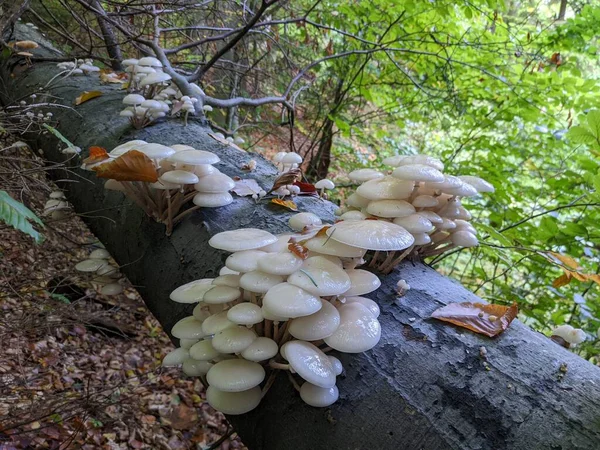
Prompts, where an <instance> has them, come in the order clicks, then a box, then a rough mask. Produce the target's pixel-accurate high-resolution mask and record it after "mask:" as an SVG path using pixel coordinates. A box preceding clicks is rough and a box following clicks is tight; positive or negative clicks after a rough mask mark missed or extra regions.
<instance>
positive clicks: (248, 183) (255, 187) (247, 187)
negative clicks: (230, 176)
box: [232, 179, 262, 197]
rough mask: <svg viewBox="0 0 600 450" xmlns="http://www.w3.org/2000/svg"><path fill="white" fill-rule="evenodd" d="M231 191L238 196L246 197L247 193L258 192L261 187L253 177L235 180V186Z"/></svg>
mask: <svg viewBox="0 0 600 450" xmlns="http://www.w3.org/2000/svg"><path fill="white" fill-rule="evenodd" d="M232 191H233V192H235V193H236V194H237V195H239V196H240V197H246V196H248V195H253V194H258V193H259V192H260V191H262V188H261V187H260V185H259V184H258V183H257V182H256V180H255V179H248V180H236V182H235V187H234V188H233V189H232Z"/></svg>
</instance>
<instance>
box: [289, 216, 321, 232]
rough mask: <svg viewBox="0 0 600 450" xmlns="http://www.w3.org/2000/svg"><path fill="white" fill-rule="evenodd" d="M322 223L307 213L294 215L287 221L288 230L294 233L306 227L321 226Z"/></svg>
mask: <svg viewBox="0 0 600 450" xmlns="http://www.w3.org/2000/svg"><path fill="white" fill-rule="evenodd" d="M322 223H323V222H322V221H321V219H320V218H319V216H317V215H316V214H313V213H309V212H302V213H298V214H294V215H293V216H292V217H290V220H289V221H288V224H289V225H290V228H291V229H292V230H294V231H302V230H303V229H304V227H306V226H311V225H321V224H322Z"/></svg>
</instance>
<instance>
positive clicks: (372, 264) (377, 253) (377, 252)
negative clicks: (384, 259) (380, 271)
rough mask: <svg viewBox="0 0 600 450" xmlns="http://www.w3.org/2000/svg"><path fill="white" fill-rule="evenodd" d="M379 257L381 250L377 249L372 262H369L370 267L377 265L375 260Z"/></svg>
mask: <svg viewBox="0 0 600 450" xmlns="http://www.w3.org/2000/svg"><path fill="white" fill-rule="evenodd" d="M377 258H379V250H377V251H376V252H375V253H374V254H373V257H372V258H371V262H370V263H369V267H375V262H376V261H377Z"/></svg>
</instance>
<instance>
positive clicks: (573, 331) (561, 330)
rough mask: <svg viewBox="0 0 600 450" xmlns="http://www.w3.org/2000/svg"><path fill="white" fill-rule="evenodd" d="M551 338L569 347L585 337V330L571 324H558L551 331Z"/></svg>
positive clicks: (579, 342) (580, 341)
mask: <svg viewBox="0 0 600 450" xmlns="http://www.w3.org/2000/svg"><path fill="white" fill-rule="evenodd" d="M551 339H552V340H554V341H556V342H557V343H559V344H560V345H562V346H563V347H566V348H570V347H571V346H572V345H577V344H581V343H582V342H583V341H585V339H586V335H585V331H583V330H582V329H581V328H574V327H572V326H571V325H560V326H558V327H556V328H555V329H554V330H553V331H552V336H551Z"/></svg>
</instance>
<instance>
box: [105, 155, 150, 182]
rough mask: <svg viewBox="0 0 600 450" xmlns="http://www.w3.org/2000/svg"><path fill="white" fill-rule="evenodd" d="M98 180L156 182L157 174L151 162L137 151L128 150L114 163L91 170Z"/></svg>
mask: <svg viewBox="0 0 600 450" xmlns="http://www.w3.org/2000/svg"><path fill="white" fill-rule="evenodd" d="M93 170H95V171H96V176H98V177H99V178H112V179H113V180H117V181H146V182H148V183H154V182H156V181H158V172H157V171H156V168H155V167H154V164H153V163H152V160H150V158H148V157H147V156H146V155H144V154H143V153H142V152H140V151H138V150H130V151H128V152H127V153H124V154H123V155H121V156H119V157H118V158H117V159H115V160H114V161H111V162H108V163H104V164H100V165H99V166H96V167H94V168H93Z"/></svg>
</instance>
